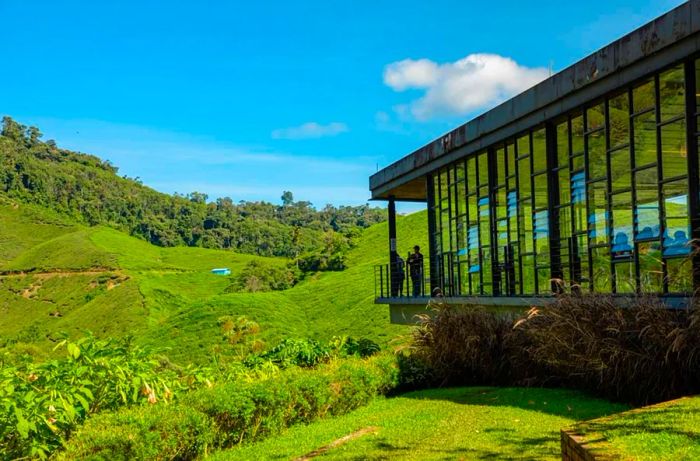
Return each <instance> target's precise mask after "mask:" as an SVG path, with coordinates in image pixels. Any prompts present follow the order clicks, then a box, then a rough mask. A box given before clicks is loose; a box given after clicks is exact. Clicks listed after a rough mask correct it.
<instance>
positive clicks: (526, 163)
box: [518, 157, 530, 198]
mask: <svg viewBox="0 0 700 461" xmlns="http://www.w3.org/2000/svg"><path fill="white" fill-rule="evenodd" d="M518 176H519V178H518V188H519V189H520V196H521V197H523V198H527V197H530V157H525V158H521V159H520V160H519V161H518Z"/></svg>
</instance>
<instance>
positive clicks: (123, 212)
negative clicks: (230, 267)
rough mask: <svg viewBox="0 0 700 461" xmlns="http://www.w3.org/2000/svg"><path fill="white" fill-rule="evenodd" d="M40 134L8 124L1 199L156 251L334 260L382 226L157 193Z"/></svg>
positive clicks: (375, 218) (366, 212)
mask: <svg viewBox="0 0 700 461" xmlns="http://www.w3.org/2000/svg"><path fill="white" fill-rule="evenodd" d="M41 138H42V134H41V132H40V131H39V129H38V128H36V127H26V126H24V125H21V124H19V123H17V122H16V121H14V120H12V119H11V118H10V117H4V118H3V127H2V132H1V133H0V193H2V194H4V195H6V196H7V197H8V198H12V199H16V200H19V201H22V202H25V203H33V204H37V205H41V206H44V207H46V208H50V209H52V210H54V211H57V212H59V213H62V214H65V215H68V216H70V217H72V218H74V219H75V220H77V221H78V222H81V223H84V224H87V225H90V226H95V225H107V226H110V227H114V228H116V229H119V230H122V231H125V232H128V233H129V234H131V235H133V236H136V237H139V238H142V239H145V240H147V241H148V242H150V243H153V244H155V245H159V246H165V247H169V246H179V245H187V246H194V247H204V248H216V249H233V250H236V251H237V252H241V253H249V254H257V255H262V256H284V257H290V258H296V257H298V256H300V255H303V254H307V253H313V252H317V253H327V254H331V253H333V252H335V251H337V250H338V248H339V247H343V246H344V245H346V244H347V241H348V239H349V238H350V237H351V236H352V235H354V234H356V232H357V230H359V229H362V228H366V227H368V226H370V225H372V224H375V223H378V222H381V221H382V220H384V216H385V213H384V212H383V211H382V210H380V209H377V208H370V207H369V206H367V205H362V206H354V207H353V206H340V207H334V206H331V205H326V206H325V207H324V208H322V209H320V210H317V209H315V208H314V207H313V206H312V204H311V203H309V202H305V201H294V197H293V195H292V193H291V192H289V191H285V192H284V193H283V194H282V197H281V199H282V204H281V205H274V204H271V203H267V202H238V203H236V202H234V201H233V200H232V199H231V198H228V197H224V198H219V199H217V200H216V201H213V202H208V201H207V200H208V197H207V195H206V194H204V193H201V192H192V193H190V194H187V195H185V196H181V195H168V194H163V193H160V192H157V191H155V190H153V189H151V188H149V187H146V186H144V185H143V184H141V183H140V182H139V181H138V180H137V179H130V178H127V177H125V176H123V177H122V176H119V175H118V174H117V173H118V169H117V167H115V166H114V165H112V164H111V163H109V162H108V161H104V160H101V159H100V158H98V157H95V156H92V155H86V154H82V153H77V152H72V151H69V150H65V149H61V148H59V147H58V146H57V145H56V143H55V142H53V141H51V140H49V141H46V142H44V141H42V140H41Z"/></svg>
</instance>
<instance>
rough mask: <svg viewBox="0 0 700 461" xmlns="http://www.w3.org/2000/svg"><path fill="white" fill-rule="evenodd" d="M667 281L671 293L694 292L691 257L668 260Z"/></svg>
mask: <svg viewBox="0 0 700 461" xmlns="http://www.w3.org/2000/svg"><path fill="white" fill-rule="evenodd" d="M666 282H667V283H668V292H669V293H692V292H693V265H692V262H691V259H690V258H673V259H667V260H666Z"/></svg>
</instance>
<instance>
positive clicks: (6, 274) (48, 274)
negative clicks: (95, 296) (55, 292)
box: [0, 268, 123, 279]
mask: <svg viewBox="0 0 700 461" xmlns="http://www.w3.org/2000/svg"><path fill="white" fill-rule="evenodd" d="M106 273H109V274H114V275H123V274H122V271H121V270H114V269H107V268H95V269H90V270H76V271H72V270H67V269H61V270H55V271H0V279H3V278H23V277H36V278H38V279H48V278H53V277H70V276H72V275H101V274H106Z"/></svg>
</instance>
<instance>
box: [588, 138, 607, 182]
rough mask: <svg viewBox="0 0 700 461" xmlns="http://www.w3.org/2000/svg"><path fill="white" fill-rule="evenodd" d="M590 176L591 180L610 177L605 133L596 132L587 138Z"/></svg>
mask: <svg viewBox="0 0 700 461" xmlns="http://www.w3.org/2000/svg"><path fill="white" fill-rule="evenodd" d="M587 141H588V144H587V150H588V174H589V176H588V177H589V178H590V179H601V178H605V177H607V175H608V163H607V160H606V158H605V151H606V149H605V133H604V132H603V131H596V132H594V133H591V134H589V135H588V136H587Z"/></svg>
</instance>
